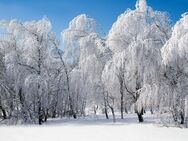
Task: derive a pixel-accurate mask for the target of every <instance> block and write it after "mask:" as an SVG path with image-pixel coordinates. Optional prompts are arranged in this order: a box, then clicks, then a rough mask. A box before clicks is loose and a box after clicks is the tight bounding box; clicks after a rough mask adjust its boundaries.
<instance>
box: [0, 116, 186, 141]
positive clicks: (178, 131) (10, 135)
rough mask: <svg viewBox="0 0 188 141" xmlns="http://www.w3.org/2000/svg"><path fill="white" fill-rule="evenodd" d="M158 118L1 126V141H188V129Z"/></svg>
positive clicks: (60, 120)
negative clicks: (167, 125)
mask: <svg viewBox="0 0 188 141" xmlns="http://www.w3.org/2000/svg"><path fill="white" fill-rule="evenodd" d="M156 120H157V118H154V117H151V116H145V122H144V123H138V122H137V119H136V116H135V115H134V116H132V115H128V116H127V115H126V116H125V119H124V120H121V119H118V120H117V122H116V123H112V120H106V119H104V118H101V117H95V118H94V119H91V118H85V119H77V120H73V119H55V120H50V121H48V123H47V124H45V125H43V126H37V125H35V126H28V125H27V126H10V127H9V126H1V127H0V133H1V134H0V140H1V141H4V140H6V141H187V140H188V129H184V128H175V127H162V126H159V124H156V123H155V122H156Z"/></svg>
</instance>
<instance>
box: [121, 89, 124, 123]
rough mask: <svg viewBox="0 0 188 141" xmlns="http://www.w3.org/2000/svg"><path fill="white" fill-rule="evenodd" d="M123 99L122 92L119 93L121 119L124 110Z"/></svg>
mask: <svg viewBox="0 0 188 141" xmlns="http://www.w3.org/2000/svg"><path fill="white" fill-rule="evenodd" d="M123 104H124V101H123V93H122V94H121V119H123V111H124V108H123V107H124V106H123Z"/></svg>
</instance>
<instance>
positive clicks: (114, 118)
mask: <svg viewBox="0 0 188 141" xmlns="http://www.w3.org/2000/svg"><path fill="white" fill-rule="evenodd" d="M110 109H111V111H112V116H113V122H114V123H115V122H116V116H115V112H114V108H113V107H110Z"/></svg>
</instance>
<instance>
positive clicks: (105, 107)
mask: <svg viewBox="0 0 188 141" xmlns="http://www.w3.org/2000/svg"><path fill="white" fill-rule="evenodd" d="M104 113H105V116H106V119H109V116H108V109H107V104H106V101H104Z"/></svg>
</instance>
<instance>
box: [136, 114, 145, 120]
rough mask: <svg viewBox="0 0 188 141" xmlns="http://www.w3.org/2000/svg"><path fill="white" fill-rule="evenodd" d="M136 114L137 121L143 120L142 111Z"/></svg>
mask: <svg viewBox="0 0 188 141" xmlns="http://www.w3.org/2000/svg"><path fill="white" fill-rule="evenodd" d="M137 116H138V121H139V122H144V119H143V116H142V113H139V112H137Z"/></svg>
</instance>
